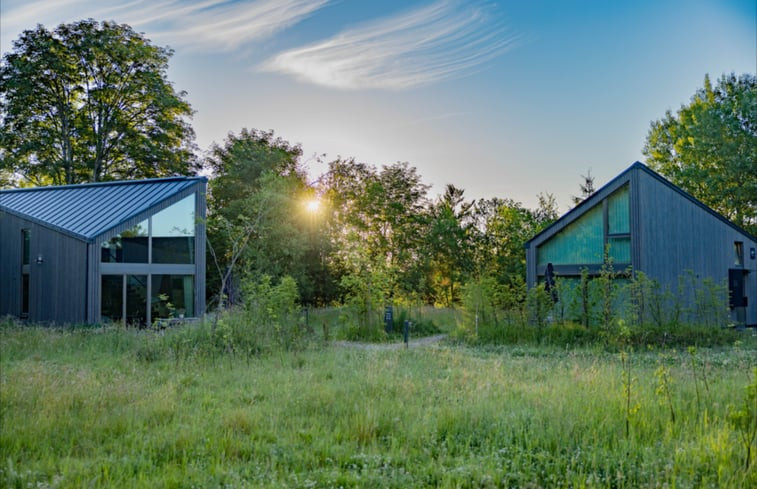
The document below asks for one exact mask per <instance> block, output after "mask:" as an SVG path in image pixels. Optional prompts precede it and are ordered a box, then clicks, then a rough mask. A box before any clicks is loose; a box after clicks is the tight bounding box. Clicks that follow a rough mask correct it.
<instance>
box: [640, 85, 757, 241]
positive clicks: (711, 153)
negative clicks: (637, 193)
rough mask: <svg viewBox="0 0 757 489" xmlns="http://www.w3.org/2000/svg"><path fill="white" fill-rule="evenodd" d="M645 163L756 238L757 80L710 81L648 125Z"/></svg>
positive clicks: (644, 149)
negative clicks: (684, 103) (687, 99)
mask: <svg viewBox="0 0 757 489" xmlns="http://www.w3.org/2000/svg"><path fill="white" fill-rule="evenodd" d="M643 153H644V155H645V156H646V158H647V164H648V165H649V166H650V167H651V168H654V169H655V170H657V171H658V172H660V173H661V174H662V175H664V176H666V177H667V178H668V179H670V180H671V181H672V182H673V183H675V184H676V185H678V186H679V187H681V188H683V189H684V190H686V191H687V192H689V193H690V194H692V195H693V196H694V197H696V198H698V199H699V200H701V201H702V202H704V203H705V204H707V205H709V206H710V207H712V208H713V209H715V210H717V211H718V212H720V213H721V214H723V215H724V216H726V217H727V218H729V219H731V220H732V221H733V222H735V223H736V224H738V225H740V226H742V227H744V228H745V229H746V230H748V231H750V232H751V233H752V234H755V233H757V76H755V75H753V74H744V75H741V76H736V75H735V74H733V73H731V74H730V75H724V76H722V77H721V78H720V79H719V80H718V82H717V84H716V85H715V87H713V86H712V83H711V82H710V78H709V76H706V77H705V79H704V88H701V89H699V90H697V92H696V93H695V94H694V96H693V97H692V98H691V102H690V103H689V104H688V105H683V106H681V108H680V109H679V110H678V112H677V113H676V114H675V115H674V114H673V113H672V112H671V111H667V112H666V114H665V117H663V118H662V119H660V120H657V121H654V122H652V125H651V127H650V129H649V133H648V135H647V140H646V143H645V144H644V148H643Z"/></svg>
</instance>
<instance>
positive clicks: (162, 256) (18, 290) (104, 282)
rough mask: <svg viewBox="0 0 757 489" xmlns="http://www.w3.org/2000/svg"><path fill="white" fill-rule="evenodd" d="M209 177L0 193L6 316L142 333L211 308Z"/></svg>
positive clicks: (1, 297) (0, 268)
mask: <svg viewBox="0 0 757 489" xmlns="http://www.w3.org/2000/svg"><path fill="white" fill-rule="evenodd" d="M206 184H207V179H205V178H204V177H171V178H157V179H148V180H135V181H114V182H103V183H93V184H80V185H65V186H47V187H35V188H23V189H12V190H0V316H3V315H12V316H16V317H19V318H22V319H27V320H29V321H31V322H45V323H56V324H67V323H68V324H73V323H101V322H108V321H112V322H122V323H125V324H132V325H137V326H144V325H149V324H152V322H153V321H155V320H157V319H160V318H168V317H184V318H189V317H198V316H200V315H201V314H202V313H203V312H204V309H205V225H204V220H205V189H206Z"/></svg>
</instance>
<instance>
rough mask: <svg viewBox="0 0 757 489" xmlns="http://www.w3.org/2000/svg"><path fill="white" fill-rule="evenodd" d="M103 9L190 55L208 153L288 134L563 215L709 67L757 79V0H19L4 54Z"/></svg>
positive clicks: (185, 74)
mask: <svg viewBox="0 0 757 489" xmlns="http://www.w3.org/2000/svg"><path fill="white" fill-rule="evenodd" d="M87 17H93V18H96V19H99V20H105V19H107V20H115V21H117V22H120V23H127V24H130V25H131V26H132V27H134V29H135V30H137V31H139V32H143V33H145V35H146V36H147V37H148V38H149V39H151V40H152V41H153V42H154V43H156V44H159V45H164V46H165V45H168V46H171V47H172V48H173V49H174V50H175V54H174V56H173V58H172V59H171V61H170V69H169V73H168V77H169V79H170V80H171V81H172V82H173V83H174V85H175V86H176V88H177V89H179V90H185V91H187V93H188V95H187V98H188V100H189V102H190V103H191V104H192V106H193V108H194V109H195V111H196V114H195V116H194V119H193V126H194V128H195V131H196V133H197V143H198V145H199V146H200V148H201V149H207V148H208V147H209V145H210V144H211V143H212V142H221V141H223V139H224V137H225V136H226V134H228V133H229V132H238V131H239V130H240V129H241V128H242V127H248V128H257V129H273V130H275V131H276V133H277V134H278V135H280V136H281V137H283V138H285V139H287V140H289V141H290V142H293V143H301V144H302V146H303V149H304V151H305V155H306V158H305V160H306V162H307V164H308V166H309V169H310V172H311V174H313V175H318V174H320V173H322V172H323V171H324V170H325V169H326V167H325V164H320V163H318V162H317V161H316V160H315V158H312V156H313V155H315V154H323V153H326V154H327V156H326V161H328V160H330V159H334V158H335V157H337V156H338V155H341V156H344V157H353V156H354V157H355V158H356V159H358V160H360V161H364V162H367V163H371V164H375V165H381V164H389V163H394V162H396V161H408V162H409V163H410V164H412V165H414V166H416V167H417V168H418V170H419V172H420V174H421V175H422V176H423V177H424V179H425V181H426V182H427V183H429V184H432V185H433V187H432V194H435V193H439V192H442V191H443V188H444V185H445V184H446V183H454V184H455V185H456V186H458V187H462V188H464V189H465V190H466V196H468V197H469V198H481V197H495V196H496V197H510V198H514V199H516V200H518V201H521V202H523V203H524V204H525V205H527V206H534V205H535V203H536V195H537V194H538V193H539V192H551V193H553V194H554V195H555V196H556V197H557V199H558V203H559V204H560V209H561V210H562V211H564V210H567V208H568V205H569V200H570V196H571V195H572V194H576V193H578V184H579V183H580V180H581V178H580V175H581V174H585V173H586V172H587V170H589V169H591V172H592V175H594V176H595V178H596V183H597V184H599V185H601V184H604V183H605V182H606V181H608V180H609V179H611V178H612V177H613V176H615V175H616V174H617V173H619V172H620V171H622V170H623V169H625V168H626V167H627V166H629V165H630V164H631V163H632V162H633V161H635V160H642V158H643V157H642V155H641V147H642V145H643V142H644V138H645V136H646V133H647V131H648V129H649V123H650V121H652V120H653V119H658V118H660V117H662V116H663V115H664V113H665V111H666V110H668V109H672V110H676V109H677V108H678V107H679V106H680V105H681V104H682V103H686V102H688V100H689V98H690V97H691V95H692V94H693V93H694V91H695V90H696V89H697V88H698V87H701V86H702V84H703V79H704V75H705V73H709V74H710V75H711V77H713V79H714V78H717V77H719V76H720V75H721V74H723V73H728V72H731V71H735V72H736V73H746V72H751V73H754V72H755V71H757V32H756V27H755V26H756V24H757V2H756V1H755V0H667V1H666V0H657V1H646V0H638V1H628V2H621V1H606V0H603V1H600V0H595V1H589V0H586V1H582V0H575V1H561V0H531V1H485V0H470V1H462V0H461V1H453V0H425V1H409V0H408V1H367V0H236V1H229V0H123V1H109V0H2V2H0V48H1V49H2V52H3V53H5V52H7V51H8V50H9V49H10V48H11V43H12V41H13V40H14V39H16V38H17V37H18V35H19V33H20V32H21V31H22V30H23V29H29V28H33V27H34V26H35V25H36V24H37V23H41V24H44V25H45V26H46V27H48V28H53V27H55V26H56V25H58V24H60V23H62V22H71V21H74V20H78V19H81V18H87ZM642 161H643V160H642Z"/></svg>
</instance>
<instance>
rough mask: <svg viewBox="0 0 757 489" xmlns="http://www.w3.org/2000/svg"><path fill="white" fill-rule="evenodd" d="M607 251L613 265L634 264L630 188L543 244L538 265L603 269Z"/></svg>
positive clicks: (611, 196)
mask: <svg viewBox="0 0 757 489" xmlns="http://www.w3.org/2000/svg"><path fill="white" fill-rule="evenodd" d="M605 249H607V252H608V257H609V258H610V259H611V260H612V262H613V263H614V264H616V265H626V264H630V263H631V219H630V210H629V190H628V185H625V186H623V187H621V188H620V189H618V190H616V191H615V192H614V193H613V194H611V195H610V196H609V197H607V198H606V199H605V200H604V201H602V202H600V203H597V204H596V205H595V206H594V207H593V208H591V209H589V210H588V211H587V212H586V213H585V214H584V215H583V216H581V217H579V218H578V219H576V220H575V221H574V222H572V223H570V224H569V225H568V226H566V227H565V228H564V229H563V230H562V231H560V232H559V233H557V234H556V235H554V236H552V237H551V238H550V239H549V240H547V241H546V242H544V243H542V244H541V245H540V246H539V247H538V249H537V251H536V254H537V265H538V266H546V265H547V264H548V263H552V264H553V265H572V266H587V265H601V264H602V263H603V262H604V256H605Z"/></svg>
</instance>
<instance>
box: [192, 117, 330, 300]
mask: <svg viewBox="0 0 757 489" xmlns="http://www.w3.org/2000/svg"><path fill="white" fill-rule="evenodd" d="M301 156H302V149H301V148H300V147H299V146H296V145H294V146H293V145H290V144H289V143H288V142H286V141H284V140H282V139H281V138H277V137H275V135H274V133H273V132H272V131H269V132H265V131H257V130H248V129H242V130H241V131H240V133H239V134H238V135H237V134H229V135H228V136H227V138H226V140H225V141H224V144H223V146H220V145H214V146H213V147H212V149H211V152H210V155H209V157H208V158H207V161H206V164H207V166H208V167H209V168H210V169H212V170H213V172H214V174H215V176H214V178H213V179H211V181H210V184H209V193H210V195H209V198H208V241H209V243H210V247H209V248H210V249H209V253H211V255H212V256H211V257H210V258H209V260H208V261H209V263H217V264H218V266H217V269H216V270H214V271H213V272H215V273H210V274H209V283H210V284H211V287H210V288H209V289H210V290H214V291H215V290H220V288H221V284H222V283H223V282H224V277H225V276H226V275H228V277H227V279H228V280H231V281H232V282H233V281H234V280H237V281H238V280H239V277H240V276H241V275H243V274H244V273H253V274H256V275H258V276H261V275H269V276H271V277H272V278H275V279H280V278H281V277H284V276H286V275H290V276H292V277H293V278H294V279H295V280H296V282H297V284H298V286H299V289H300V294H301V296H302V298H303V300H304V301H305V302H307V303H313V302H317V301H319V300H321V301H322V300H323V297H316V295H317V294H324V293H326V292H325V291H326V290H329V289H333V286H330V284H329V280H328V279H325V278H324V273H323V265H322V263H321V260H320V256H321V254H322V251H321V250H322V249H323V248H324V247H325V237H324V234H323V233H322V232H320V231H319V229H320V226H319V224H318V222H316V221H318V220H320V219H321V217H322V216H316V215H312V214H308V213H307V212H306V209H305V205H304V204H305V199H306V198H310V197H312V195H313V194H312V189H310V188H309V187H308V185H307V182H306V180H305V178H306V177H305V171H304V169H303V167H302V165H301V163H300V158H301ZM224 285H226V286H228V285H229V284H224ZM317 285H318V287H317ZM230 299H231V300H232V302H235V299H238V298H235V297H231V298H230Z"/></svg>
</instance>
